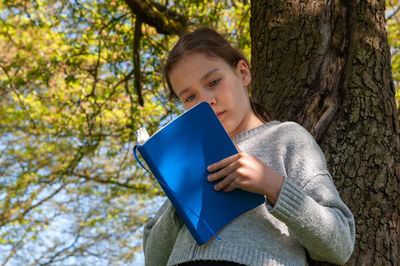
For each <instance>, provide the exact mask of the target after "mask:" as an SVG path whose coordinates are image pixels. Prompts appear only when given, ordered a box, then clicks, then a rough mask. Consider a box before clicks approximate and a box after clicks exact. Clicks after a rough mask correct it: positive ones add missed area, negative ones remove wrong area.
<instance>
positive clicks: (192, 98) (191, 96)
mask: <svg viewBox="0 0 400 266" xmlns="http://www.w3.org/2000/svg"><path fill="white" fill-rule="evenodd" d="M194 97H195V96H194V95H193V94H192V95H190V96H189V97H187V98H186V100H185V101H186V102H191V101H193V100H194Z"/></svg>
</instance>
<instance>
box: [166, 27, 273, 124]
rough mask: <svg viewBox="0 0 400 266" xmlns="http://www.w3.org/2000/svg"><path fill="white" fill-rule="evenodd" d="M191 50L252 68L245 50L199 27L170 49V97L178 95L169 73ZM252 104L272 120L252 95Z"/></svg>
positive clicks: (258, 115)
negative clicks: (241, 62)
mask: <svg viewBox="0 0 400 266" xmlns="http://www.w3.org/2000/svg"><path fill="white" fill-rule="evenodd" d="M189 52H200V53H205V54H207V55H209V56H217V57H220V58H222V59H223V60H224V61H225V62H226V63H227V64H228V65H230V66H231V67H233V68H236V66H237V63H238V62H239V61H240V60H243V61H245V62H246V64H247V65H248V66H249V68H250V64H249V62H248V60H247V58H246V56H245V55H244V54H243V52H242V51H241V50H239V49H236V48H234V47H232V46H231V45H230V43H229V42H228V41H227V40H226V39H225V38H224V37H222V36H221V35H220V34H219V33H218V32H216V31H215V30H213V29H210V28H199V29H197V30H195V31H193V32H189V33H186V34H184V35H182V36H181V37H180V38H179V40H178V42H177V43H176V44H175V46H174V47H173V48H172V50H171V51H170V53H169V55H168V58H167V62H166V63H165V65H164V69H163V79H164V83H165V85H166V87H167V89H168V92H169V95H168V96H169V98H170V99H172V98H178V96H177V95H176V94H175V92H174V90H173V89H172V85H171V82H170V80H169V77H168V74H169V72H170V71H171V70H172V68H173V67H174V65H175V64H176V63H177V62H178V61H179V60H180V59H181V58H182V57H183V56H184V55H185V54H187V53H189ZM250 104H251V109H252V110H253V112H254V113H255V115H256V116H257V117H258V118H259V119H261V120H262V121H263V122H269V121H271V119H270V116H269V115H268V112H267V110H266V109H265V107H264V106H263V105H261V104H258V103H256V101H254V100H253V99H252V98H251V97H250Z"/></svg>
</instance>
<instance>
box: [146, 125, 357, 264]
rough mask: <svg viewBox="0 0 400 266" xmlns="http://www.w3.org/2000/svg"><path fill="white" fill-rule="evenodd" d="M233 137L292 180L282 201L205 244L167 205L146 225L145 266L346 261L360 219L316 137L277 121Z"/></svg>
mask: <svg viewBox="0 0 400 266" xmlns="http://www.w3.org/2000/svg"><path fill="white" fill-rule="evenodd" d="M233 140H234V141H235V142H236V143H237V145H238V146H239V149H240V150H241V151H242V152H247V153H249V154H251V155H254V156H256V157H257V158H259V159H260V160H261V161H263V162H264V163H265V164H267V165H268V166H270V167H271V168H272V169H274V170H275V171H276V172H277V173H279V174H280V175H282V176H283V177H284V178H285V179H284V184H283V187H282V189H281V192H280V194H279V197H278V200H277V202H276V204H275V205H274V206H272V205H271V204H270V203H269V202H266V203H265V204H263V205H261V206H259V207H257V208H255V209H253V210H251V211H249V212H247V213H245V214H243V215H242V216H240V217H239V218H237V219H235V220H233V221H232V222H231V223H230V224H228V225H227V226H225V227H224V228H223V229H222V230H220V231H219V232H218V236H219V237H220V238H221V240H218V239H216V238H215V237H214V238H212V239H211V240H210V241H208V242H207V243H206V244H204V245H202V246H200V247H199V246H198V245H197V244H196V242H195V240H194V239H193V237H192V235H191V234H190V232H189V231H188V229H187V228H186V226H185V225H184V224H183V223H182V220H181V219H180V217H179V215H178V214H177V213H176V211H175V209H174V207H173V206H172V205H171V203H170V202H169V201H168V200H167V201H166V202H165V203H164V204H163V206H162V207H161V208H160V210H159V211H158V212H157V214H156V215H155V217H154V218H153V219H151V220H150V221H149V222H148V224H147V225H146V226H145V228H144V239H143V240H144V241H143V247H144V254H145V262H146V265H148V266H161V265H177V264H180V263H184V262H187V261H193V260H225V261H233V262H237V263H241V264H245V265H306V250H307V252H308V253H309V254H310V256H311V257H312V258H313V259H315V260H321V261H328V262H331V263H335V264H343V263H345V262H346V261H347V260H348V259H349V257H350V255H351V253H352V251H353V246H354V238H355V227H354V218H353V215H352V213H351V212H350V210H349V209H348V208H347V207H346V205H345V204H344V203H343V202H342V200H341V199H340V196H339V194H338V192H337V190H336V188H335V186H334V185H333V183H332V178H331V176H330V174H329V172H328V170H327V167H326V162H325V157H324V155H323V153H322V151H321V150H320V148H319V147H318V145H317V144H316V142H315V141H314V139H313V137H312V136H311V135H310V134H309V133H308V132H307V131H306V130H305V129H304V128H303V127H301V126H300V125H298V124H296V123H293V122H285V123H280V122H278V121H272V122H269V123H267V124H264V125H262V126H259V127H256V128H253V129H250V130H247V131H244V132H241V133H239V134H238V135H236V136H235V137H234V138H233ZM228 193H229V192H228Z"/></svg>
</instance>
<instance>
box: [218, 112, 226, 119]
mask: <svg viewBox="0 0 400 266" xmlns="http://www.w3.org/2000/svg"><path fill="white" fill-rule="evenodd" d="M224 114H225V111H222V112H218V113H217V116H218V119H221V117H222V116H223V115H224Z"/></svg>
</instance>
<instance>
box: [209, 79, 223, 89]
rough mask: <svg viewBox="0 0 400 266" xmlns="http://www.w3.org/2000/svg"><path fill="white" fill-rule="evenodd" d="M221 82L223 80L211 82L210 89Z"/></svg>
mask: <svg viewBox="0 0 400 266" xmlns="http://www.w3.org/2000/svg"><path fill="white" fill-rule="evenodd" d="M220 80H221V79H215V80H213V81H211V82H210V87H214V86H216V85H217V84H218V83H219V81H220Z"/></svg>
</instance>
